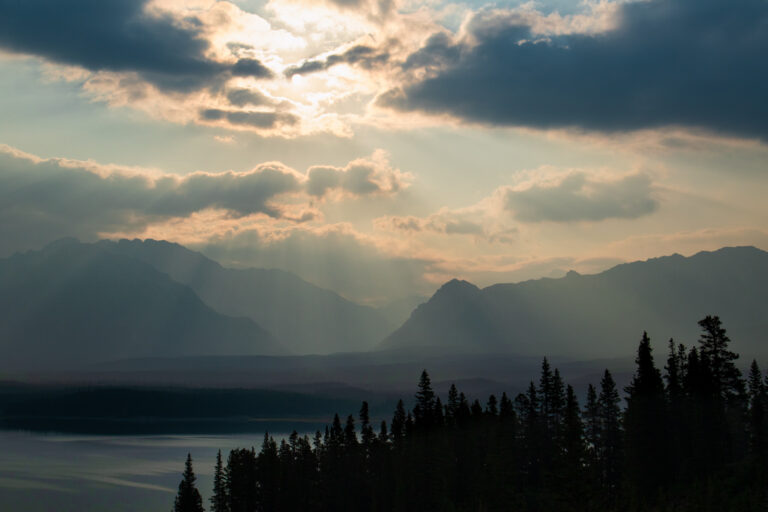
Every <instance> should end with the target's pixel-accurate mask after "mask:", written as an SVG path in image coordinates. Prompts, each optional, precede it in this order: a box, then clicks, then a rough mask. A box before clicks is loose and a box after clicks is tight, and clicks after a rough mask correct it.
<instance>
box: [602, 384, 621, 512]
mask: <svg viewBox="0 0 768 512" xmlns="http://www.w3.org/2000/svg"><path fill="white" fill-rule="evenodd" d="M620 402H621V398H620V397H619V392H618V390H617V389H616V383H615V382H614V380H613V376H612V375H611V372H610V371H608V370H607V369H606V370H605V373H604V374H603V378H602V380H601V381H600V396H599V398H598V407H599V411H600V423H601V430H602V432H601V439H600V443H601V447H600V452H601V454H602V460H601V461H600V466H601V476H602V485H603V489H604V490H605V492H606V495H607V498H608V505H609V507H611V508H613V507H615V505H616V500H617V499H618V493H619V484H620V483H621V466H622V452H623V450H622V444H623V439H622V430H621V409H620V408H619V403H620Z"/></svg>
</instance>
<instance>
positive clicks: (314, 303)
mask: <svg viewBox="0 0 768 512" xmlns="http://www.w3.org/2000/svg"><path fill="white" fill-rule="evenodd" d="M97 245H98V246H99V247H100V248H101V249H103V250H104V251H108V252H110V253H113V254H119V255H122V256H126V257H131V258H135V259H138V260H141V261H143V262H145V263H148V264H150V265H152V266H153V267H155V268H156V269H157V270H159V271H161V272H165V273H167V274H168V275H169V276H170V277H171V278H172V279H174V280H175V281H178V282H179V283H182V284H185V285H187V286H189V287H190V288H192V289H193V290H194V291H195V293H197V295H198V296H199V297H200V298H201V299H202V300H203V301H204V302H205V303H206V304H208V305H209V306H211V307H212V308H213V309H215V310H216V311H219V312H220V313H223V314H226V315H233V316H246V317H249V318H251V319H252V320H254V321H255V322H257V323H258V324H259V325H261V326H263V327H264V328H265V329H267V330H268V331H269V332H271V333H272V334H274V335H275V337H277V339H279V340H281V342H282V343H284V344H285V345H286V346H287V347H288V348H290V349H291V350H292V351H294V352H296V353H303V354H327V353H331V352H343V351H359V350H367V349H370V348H372V347H373V346H374V345H375V344H376V343H377V342H379V341H380V340H381V339H382V338H383V337H384V336H386V334H387V333H389V332H391V331H392V330H393V329H394V328H395V327H397V325H399V324H392V323H390V322H388V321H387V319H386V318H385V317H384V316H383V315H382V314H380V313H379V312H377V311H376V310H374V309H372V308H369V307H365V306H361V305H359V304H355V303H354V302H350V301H348V300H346V299H344V298H343V297H341V296H340V295H338V294H336V293H334V292H332V291H329V290H325V289H322V288H319V287H317V286H315V285H312V284H310V283H308V282H306V281H304V280H302V279H301V278H299V277H298V276H296V275H294V274H291V273H289V272H285V271H282V270H274V269H270V270H268V269H255V268H251V269H229V268H224V267H222V266H221V265H219V264H218V263H217V262H215V261H213V260H210V259H208V258H206V257H205V256H203V255H202V254H200V253H197V252H193V251H190V250H189V249H186V248H185V247H183V246H181V245H178V244H174V243H169V242H165V241H156V240H145V241H141V240H120V241H118V242H112V241H107V240H102V241H101V242H98V244H97Z"/></svg>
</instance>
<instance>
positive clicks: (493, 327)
mask: <svg viewBox="0 0 768 512" xmlns="http://www.w3.org/2000/svg"><path fill="white" fill-rule="evenodd" d="M767 312H768V253H766V252H764V251H761V250H759V249H755V248H754V247H735V248H724V249H720V250H718V251H715V252H701V253H698V254H696V255H694V256H691V257H689V258H685V257H683V256H680V255H673V256H667V257H662V258H656V259H652V260H648V261H643V262H635V263H628V264H623V265H618V266H616V267H614V268H612V269H610V270H607V271H605V272H602V273H600V274H595V275H585V276H582V275H579V274H577V273H575V272H570V273H568V275H567V276H565V277H563V278H560V279H539V280H534V281H526V282H523V283H516V284H498V285H494V286H490V287H488V288H485V289H483V290H480V289H478V288H476V287H474V286H473V285H471V284H469V283H466V282H459V281H455V280H454V281H451V282H449V283H447V284H445V285H444V286H443V287H442V288H440V290H438V291H437V292H436V293H435V295H434V296H433V297H432V298H431V299H430V300H429V302H427V303H426V304H422V305H421V306H419V307H418V308H417V309H416V310H415V311H414V312H413V314H412V315H411V317H410V318H409V319H408V320H407V321H406V322H405V324H403V326H402V327H400V328H399V329H398V330H397V331H395V332H394V333H392V334H391V335H390V336H389V337H387V338H386V340H384V342H383V343H382V344H381V345H380V347H381V348H402V347H409V346H410V347H412V346H455V347H462V348H465V349H466V348H471V349H475V350H480V351H488V350H498V349H501V348H504V349H506V350H511V351H515V352H518V353H523V354H557V355H567V356H576V357H597V356H599V357H612V356H623V355H627V354H630V353H631V352H632V351H633V350H634V349H635V348H636V344H637V341H638V340H639V339H640V336H641V335H642V332H643V330H648V332H649V334H650V335H651V337H652V338H653V339H654V342H655V346H656V347H657V351H658V352H660V353H659V354H658V355H657V357H659V358H660V357H662V354H664V353H665V351H666V348H665V347H664V345H665V344H666V342H667V340H668V339H669V338H670V337H674V338H675V339H676V341H679V342H684V343H686V344H691V343H695V342H696V340H697V337H698V332H699V331H698V326H697V325H696V322H697V321H698V320H699V319H701V318H703V317H704V316H705V315H707V314H716V315H719V316H720V318H721V319H722V320H723V323H724V326H725V327H726V329H728V332H729V334H730V336H731V339H732V340H734V349H735V350H737V351H740V352H744V353H751V354H768V314H767Z"/></svg>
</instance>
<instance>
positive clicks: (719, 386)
mask: <svg viewBox="0 0 768 512" xmlns="http://www.w3.org/2000/svg"><path fill="white" fill-rule="evenodd" d="M699 325H700V326H701V328H702V330H703V331H704V332H702V334H701V337H700V339H699V343H700V344H701V350H700V355H701V356H702V357H706V358H707V359H708V360H709V372H710V377H711V379H712V385H713V386H714V392H715V393H716V394H717V395H718V396H720V397H721V398H723V399H724V400H726V401H729V400H734V399H737V398H739V397H741V396H743V390H744V384H743V382H742V380H741V372H740V371H739V369H738V368H737V367H736V364H735V361H736V360H737V359H738V358H739V355H738V354H736V353H734V352H731V351H730V350H728V344H729V343H730V341H731V340H730V338H729V337H728V335H727V334H726V331H725V329H724V328H723V327H722V323H721V322H720V318H719V317H717V316H707V317H706V318H704V319H703V320H700V321H699Z"/></svg>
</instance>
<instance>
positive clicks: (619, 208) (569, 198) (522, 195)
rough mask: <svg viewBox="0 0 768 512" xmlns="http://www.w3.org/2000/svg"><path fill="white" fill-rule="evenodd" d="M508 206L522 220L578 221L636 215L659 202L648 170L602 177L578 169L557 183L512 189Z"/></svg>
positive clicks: (651, 208)
mask: <svg viewBox="0 0 768 512" xmlns="http://www.w3.org/2000/svg"><path fill="white" fill-rule="evenodd" d="M505 206H506V208H507V209H509V210H511V211H512V212H513V213H514V216H515V218H516V219H517V220H519V221H522V222H542V221H552V222H575V221H600V220H605V219H610V218H625V219H634V218H637V217H641V216H643V215H648V214H650V213H653V212H654V211H656V209H657V208H658V202H657V201H656V200H655V199H654V197H653V190H652V183H651V179H650V178H649V177H648V176H647V175H645V174H630V175H628V176H625V177H623V178H620V179H617V180H606V181H600V180H595V179H590V178H589V177H588V176H587V175H586V174H584V173H582V172H574V173H571V174H569V175H568V176H566V177H565V178H563V179H562V180H561V181H560V182H559V183H557V184H554V185H535V186H532V187H529V188H527V189H524V190H508V191H507V192H506V194H505Z"/></svg>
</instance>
